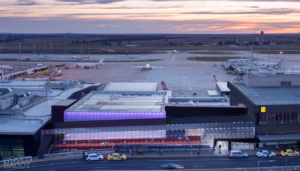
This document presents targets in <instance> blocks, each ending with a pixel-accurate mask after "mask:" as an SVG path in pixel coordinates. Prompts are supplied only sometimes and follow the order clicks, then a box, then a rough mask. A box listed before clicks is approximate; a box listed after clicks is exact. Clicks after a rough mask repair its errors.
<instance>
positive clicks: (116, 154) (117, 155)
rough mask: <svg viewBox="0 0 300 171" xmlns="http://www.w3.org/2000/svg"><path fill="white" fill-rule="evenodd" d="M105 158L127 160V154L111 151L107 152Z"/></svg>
mask: <svg viewBox="0 0 300 171" xmlns="http://www.w3.org/2000/svg"><path fill="white" fill-rule="evenodd" d="M107 160H110V161H113V160H122V161H124V160H127V156H126V155H125V154H120V153H113V154H108V156H107Z"/></svg>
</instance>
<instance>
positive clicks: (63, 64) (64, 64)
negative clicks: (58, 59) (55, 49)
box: [55, 64, 66, 67]
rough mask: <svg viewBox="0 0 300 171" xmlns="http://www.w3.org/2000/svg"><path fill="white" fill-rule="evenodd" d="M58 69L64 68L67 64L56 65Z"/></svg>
mask: <svg viewBox="0 0 300 171" xmlns="http://www.w3.org/2000/svg"><path fill="white" fill-rule="evenodd" d="M55 66H56V67H63V66H66V64H55Z"/></svg>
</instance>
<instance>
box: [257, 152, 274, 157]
mask: <svg viewBox="0 0 300 171" xmlns="http://www.w3.org/2000/svg"><path fill="white" fill-rule="evenodd" d="M256 156H257V157H261V158H264V157H269V158H270V157H276V153H274V152H272V151H268V150H261V151H259V152H257V153H256Z"/></svg>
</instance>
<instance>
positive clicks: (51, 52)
mask: <svg viewBox="0 0 300 171" xmlns="http://www.w3.org/2000/svg"><path fill="white" fill-rule="evenodd" d="M50 67H52V43H50Z"/></svg>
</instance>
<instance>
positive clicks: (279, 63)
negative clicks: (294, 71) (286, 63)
mask: <svg viewBox="0 0 300 171" xmlns="http://www.w3.org/2000/svg"><path fill="white" fill-rule="evenodd" d="M282 62H283V58H281V60H280V61H279V62H277V63H255V64H254V65H255V66H260V67H270V66H273V67H274V68H275V67H276V66H277V67H279V66H280V65H281V64H282Z"/></svg>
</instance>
